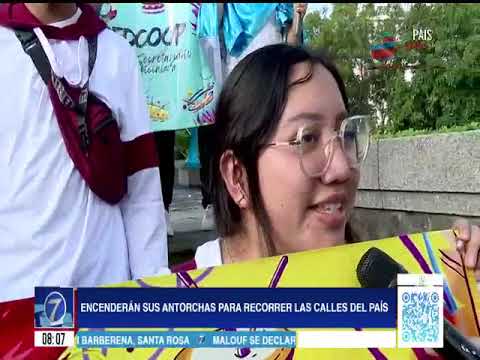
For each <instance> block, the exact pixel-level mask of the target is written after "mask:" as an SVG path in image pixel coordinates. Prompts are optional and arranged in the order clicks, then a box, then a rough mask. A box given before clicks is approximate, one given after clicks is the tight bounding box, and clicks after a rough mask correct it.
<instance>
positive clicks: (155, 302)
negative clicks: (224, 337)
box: [52, 288, 397, 329]
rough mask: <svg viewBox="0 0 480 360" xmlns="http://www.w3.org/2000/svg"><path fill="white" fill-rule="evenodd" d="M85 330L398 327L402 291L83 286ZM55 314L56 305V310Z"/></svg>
mask: <svg viewBox="0 0 480 360" xmlns="http://www.w3.org/2000/svg"><path fill="white" fill-rule="evenodd" d="M76 299H77V302H76V306H75V312H76V320H77V326H78V327H82V328H219V329H229V328H247V329H248V328H251V327H252V324H254V326H256V327H258V328H287V327H288V328H371V329H373V328H383V329H386V328H391V329H394V328H396V320H397V292H396V289H361V288H275V289H269V288H229V289H223V288H195V289H189V288H183V289H182V288H181V289H177V288H79V289H78V290H77V297H76ZM52 311H53V307H52Z"/></svg>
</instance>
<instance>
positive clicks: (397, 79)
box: [304, 3, 480, 132]
mask: <svg viewBox="0 0 480 360" xmlns="http://www.w3.org/2000/svg"><path fill="white" fill-rule="evenodd" d="M304 28H305V37H306V39H307V45H308V46H309V47H312V48H313V49H318V48H323V49H326V50H327V51H328V52H329V53H330V54H331V56H332V57H333V59H334V60H335V62H336V63H337V66H338V67H339V70H340V72H341V73H342V75H343V77H344V79H345V83H346V86H347V91H348V94H349V98H350V110H351V112H352V113H370V114H372V115H373V116H374V117H375V118H376V119H377V124H379V131H388V132H398V131H404V130H408V129H414V130H415V129H430V130H435V129H440V128H445V127H450V126H462V125H466V124H471V123H475V122H476V123H478V122H480V5H477V4H430V5H426V4H422V3H417V4H415V5H413V6H412V7H411V8H410V9H408V10H404V9H403V8H402V7H401V6H400V4H387V5H385V6H374V5H373V4H362V5H360V4H335V5H334V9H333V11H332V14H331V16H330V17H329V18H327V17H325V16H324V14H320V13H319V12H313V13H310V14H308V15H307V16H306V17H305V24H304ZM414 29H417V30H420V29H422V30H431V31H432V39H431V40H425V41H424V42H423V43H422V44H423V45H424V46H425V48H420V49H412V48H411V47H409V46H408V44H412V40H413V30H414ZM385 32H387V33H390V34H393V35H394V36H395V37H396V40H397V42H396V54H395V57H394V58H393V59H391V60H388V61H385V62H384V63H379V62H377V61H375V60H373V59H372V57H371V54H370V46H371V45H374V44H379V43H382V39H383V34H384V33H385ZM417 44H419V43H417ZM407 69H410V70H408V71H411V80H410V81H408V80H407V79H406V76H405V72H406V71H407Z"/></svg>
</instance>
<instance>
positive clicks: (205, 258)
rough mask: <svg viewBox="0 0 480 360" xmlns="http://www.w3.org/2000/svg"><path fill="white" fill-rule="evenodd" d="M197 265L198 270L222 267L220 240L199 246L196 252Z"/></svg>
mask: <svg viewBox="0 0 480 360" xmlns="http://www.w3.org/2000/svg"><path fill="white" fill-rule="evenodd" d="M195 263H196V264H197V269H203V268H207V267H211V266H220V265H222V251H221V250H220V239H216V240H212V241H208V242H206V243H205V244H203V245H201V246H199V247H198V248H197V251H196V252H195Z"/></svg>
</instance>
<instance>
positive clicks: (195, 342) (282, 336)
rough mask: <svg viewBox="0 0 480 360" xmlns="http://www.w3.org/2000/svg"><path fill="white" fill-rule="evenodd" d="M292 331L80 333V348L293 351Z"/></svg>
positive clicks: (294, 341)
mask: <svg viewBox="0 0 480 360" xmlns="http://www.w3.org/2000/svg"><path fill="white" fill-rule="evenodd" d="M295 343H296V334H295V332H293V331H255V329H254V330H253V331H79V332H78V334H77V346H78V347H79V348H102V347H108V348H158V347H168V348H232V347H237V348H272V347H282V348H290V349H292V348H295Z"/></svg>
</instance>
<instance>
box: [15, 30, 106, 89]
mask: <svg viewBox="0 0 480 360" xmlns="http://www.w3.org/2000/svg"><path fill="white" fill-rule="evenodd" d="M15 35H16V36H17V38H18V40H19V41H20V43H21V44H22V48H23V50H24V51H25V53H27V55H28V56H30V58H31V59H32V61H33V64H34V65H35V67H36V68H37V71H38V73H39V74H40V76H41V78H42V80H43V82H44V83H45V85H47V84H48V82H49V80H50V77H51V75H52V67H51V66H50V62H49V61H48V57H47V55H46V54H45V51H44V50H43V47H42V44H40V40H38V37H37V35H36V34H35V33H34V32H33V31H26V30H19V29H15ZM96 59H97V37H96V36H93V37H91V38H89V39H88V75H89V76H90V75H91V74H92V71H93V67H94V66H95V60H96Z"/></svg>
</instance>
